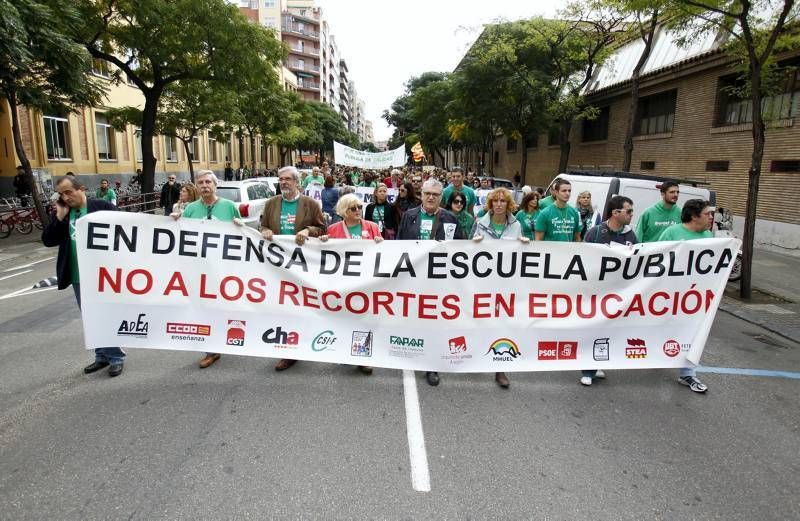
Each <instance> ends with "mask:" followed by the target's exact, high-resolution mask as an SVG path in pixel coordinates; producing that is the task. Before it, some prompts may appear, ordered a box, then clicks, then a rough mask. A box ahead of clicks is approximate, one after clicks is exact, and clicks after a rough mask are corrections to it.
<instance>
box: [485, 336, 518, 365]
mask: <svg viewBox="0 0 800 521" xmlns="http://www.w3.org/2000/svg"><path fill="white" fill-rule="evenodd" d="M489 353H492V360H493V361H495V362H513V361H514V359H515V358H517V357H518V356H520V355H521V354H522V353H520V351H519V347H518V346H517V343H516V342H514V341H513V340H511V339H510V338H498V339H497V340H495V341H494V342H492V345H490V346H489V350H488V351H486V354H487V355H488V354H489ZM484 356H486V355H484Z"/></svg>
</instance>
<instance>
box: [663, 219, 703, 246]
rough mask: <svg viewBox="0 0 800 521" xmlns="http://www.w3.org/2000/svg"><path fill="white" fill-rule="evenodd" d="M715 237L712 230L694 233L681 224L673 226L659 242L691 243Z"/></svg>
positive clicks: (664, 232) (665, 231)
mask: <svg viewBox="0 0 800 521" xmlns="http://www.w3.org/2000/svg"><path fill="white" fill-rule="evenodd" d="M712 237H714V234H713V233H711V230H703V231H702V232H694V231H692V230H689V229H687V228H686V226H684V225H683V224H682V223H681V224H673V225H672V226H670V227H669V228H667V229H666V230H664V231H663V232H662V233H661V236H660V237H659V238H658V242H662V241H691V240H692V239H710V238H712Z"/></svg>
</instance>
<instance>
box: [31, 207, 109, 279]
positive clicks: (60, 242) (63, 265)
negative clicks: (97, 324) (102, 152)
mask: <svg viewBox="0 0 800 521" xmlns="http://www.w3.org/2000/svg"><path fill="white" fill-rule="evenodd" d="M104 210H106V211H111V212H114V211H116V210H117V207H116V206H114V205H113V204H111V203H109V202H108V201H103V200H100V199H88V200H87V201H86V213H87V214H89V213H93V212H101V211H104ZM42 242H43V243H44V245H45V246H48V247H53V246H58V259H57V260H56V276H57V277H58V289H66V288H68V287H70V286H71V285H72V275H71V273H70V256H69V248H70V238H69V214H67V217H66V218H64V220H63V221H59V220H58V219H56V214H55V212H53V213H52V214H50V224H48V225H47V227H46V228H45V229H44V231H42Z"/></svg>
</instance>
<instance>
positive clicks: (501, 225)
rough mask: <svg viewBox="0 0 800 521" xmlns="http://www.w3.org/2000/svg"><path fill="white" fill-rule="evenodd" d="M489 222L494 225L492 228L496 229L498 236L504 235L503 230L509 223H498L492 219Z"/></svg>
mask: <svg viewBox="0 0 800 521" xmlns="http://www.w3.org/2000/svg"><path fill="white" fill-rule="evenodd" d="M489 222H490V223H491V225H492V229H493V230H494V233H495V234H496V235H497V236H498V237H501V236H502V235H503V232H504V231H505V229H506V226H507V225H508V223H496V222H494V221H492V220H491V219H490V220H489Z"/></svg>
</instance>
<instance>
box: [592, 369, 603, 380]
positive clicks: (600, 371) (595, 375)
mask: <svg viewBox="0 0 800 521" xmlns="http://www.w3.org/2000/svg"><path fill="white" fill-rule="evenodd" d="M594 377H595V378H600V379H601V380H602V379H603V378H605V377H606V373H604V372H603V370H602V369H598V370H597V372H596V373H595V374H594Z"/></svg>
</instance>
